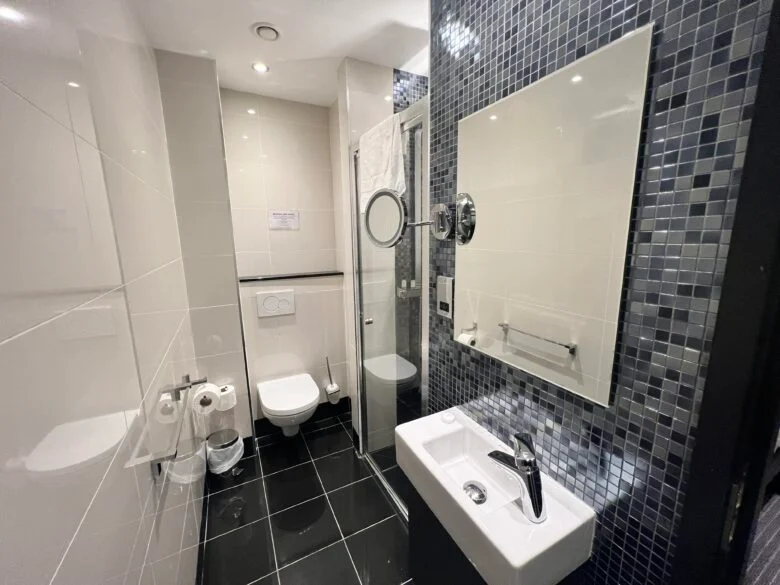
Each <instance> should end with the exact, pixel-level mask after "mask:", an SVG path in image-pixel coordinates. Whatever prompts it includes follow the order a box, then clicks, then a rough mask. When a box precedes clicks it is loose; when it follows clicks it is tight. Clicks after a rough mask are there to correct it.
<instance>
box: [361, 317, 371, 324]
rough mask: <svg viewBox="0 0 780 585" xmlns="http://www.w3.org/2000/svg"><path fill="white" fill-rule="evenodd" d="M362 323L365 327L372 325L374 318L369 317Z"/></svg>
mask: <svg viewBox="0 0 780 585" xmlns="http://www.w3.org/2000/svg"><path fill="white" fill-rule="evenodd" d="M363 323H364V324H366V325H373V324H374V318H373V317H369V318H368V319H366V320H365V321H363Z"/></svg>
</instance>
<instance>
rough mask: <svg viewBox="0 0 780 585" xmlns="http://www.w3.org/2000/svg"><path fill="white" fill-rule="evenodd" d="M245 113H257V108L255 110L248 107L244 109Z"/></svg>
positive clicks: (251, 114)
mask: <svg viewBox="0 0 780 585" xmlns="http://www.w3.org/2000/svg"><path fill="white" fill-rule="evenodd" d="M246 113H247V114H249V115H250V116H254V115H255V114H256V113H257V110H255V109H253V108H249V109H248V110H247V111H246Z"/></svg>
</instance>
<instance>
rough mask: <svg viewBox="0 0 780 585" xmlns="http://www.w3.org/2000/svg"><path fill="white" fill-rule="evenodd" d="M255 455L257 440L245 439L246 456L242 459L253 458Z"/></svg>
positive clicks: (252, 438)
mask: <svg viewBox="0 0 780 585" xmlns="http://www.w3.org/2000/svg"><path fill="white" fill-rule="evenodd" d="M254 455H255V438H254V437H245V438H244V454H243V455H242V456H241V459H246V458H247V457H252V456H254Z"/></svg>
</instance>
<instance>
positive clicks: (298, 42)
mask: <svg viewBox="0 0 780 585" xmlns="http://www.w3.org/2000/svg"><path fill="white" fill-rule="evenodd" d="M134 4H135V5H136V6H137V7H138V11H139V13H140V16H141V20H142V21H143V23H144V26H145V28H146V31H147V34H148V35H149V40H150V42H151V44H152V45H153V46H154V47H156V48H160V49H166V50H169V51H176V52H179V53H188V54H190V55H199V56H205V57H209V58H212V59H215V60H216V61H217V72H218V74H219V81H220V85H221V86H223V87H228V88H231V89H237V90H240V91H248V92H252V93H258V94H262V95H268V96H272V97H278V98H282V99H288V100H294V101H299V102H306V103H311V104H317V105H322V106H329V105H330V104H332V103H333V102H334V101H335V100H336V94H337V79H336V76H337V68H338V65H339V63H340V62H341V60H342V59H343V58H344V57H354V58H356V59H361V60H364V61H369V62H371V63H376V64H378V65H385V66H387V67H394V68H398V69H404V70H406V71H411V72H412V73H421V74H427V70H428V1H427V0H134ZM256 22H270V23H273V25H274V26H275V27H276V28H278V30H279V31H280V33H281V37H280V38H279V40H277V41H275V42H267V41H262V40H260V39H259V38H258V37H257V36H255V35H254V33H253V32H252V31H251V30H250V29H251V26H252V24H254V23H256ZM256 61H261V62H263V63H265V64H267V65H268V66H269V67H270V71H269V72H268V73H266V74H264V75H258V74H257V73H255V72H254V71H253V70H252V68H251V66H252V63H254V62H256Z"/></svg>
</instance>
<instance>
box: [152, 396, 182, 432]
mask: <svg viewBox="0 0 780 585" xmlns="http://www.w3.org/2000/svg"><path fill="white" fill-rule="evenodd" d="M154 418H155V420H156V421H157V422H159V423H162V424H164V425H169V424H172V423H175V422H176V421H177V420H178V419H179V409H178V408H176V403H175V402H174V401H173V399H172V397H171V395H170V394H167V393H166V394H163V395H162V396H160V400H159V401H158V402H157V406H155V408H154Z"/></svg>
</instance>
